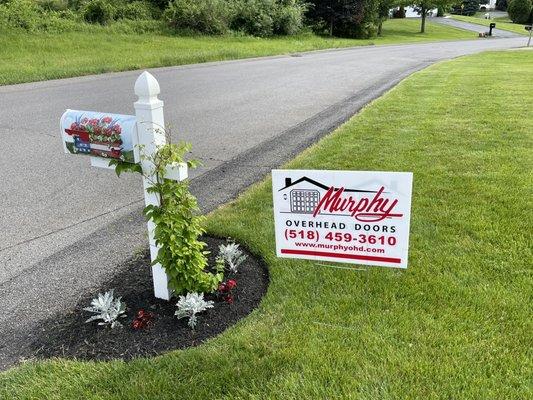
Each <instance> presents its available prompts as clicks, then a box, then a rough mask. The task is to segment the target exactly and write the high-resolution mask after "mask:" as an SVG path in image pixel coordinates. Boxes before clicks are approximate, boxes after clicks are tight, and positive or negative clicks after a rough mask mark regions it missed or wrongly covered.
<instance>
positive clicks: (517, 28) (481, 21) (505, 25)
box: [450, 15, 529, 46]
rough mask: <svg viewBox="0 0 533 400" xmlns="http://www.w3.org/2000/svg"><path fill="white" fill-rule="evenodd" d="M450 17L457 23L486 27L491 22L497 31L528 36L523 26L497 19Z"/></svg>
mask: <svg viewBox="0 0 533 400" xmlns="http://www.w3.org/2000/svg"><path fill="white" fill-rule="evenodd" d="M450 16H451V17H452V18H453V19H456V20H458V21H464V22H470V23H472V24H477V25H483V26H486V27H488V26H489V25H490V23H491V22H496V28H497V29H502V30H504V31H511V32H515V33H519V34H521V35H529V32H528V31H526V30H525V29H524V26H525V25H521V24H515V23H513V22H505V21H502V20H498V19H496V20H488V19H485V18H483V15H477V16H472V17H469V16H467V15H450ZM525 44H526V42H524V46H525Z"/></svg>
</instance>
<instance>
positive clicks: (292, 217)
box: [272, 170, 413, 268]
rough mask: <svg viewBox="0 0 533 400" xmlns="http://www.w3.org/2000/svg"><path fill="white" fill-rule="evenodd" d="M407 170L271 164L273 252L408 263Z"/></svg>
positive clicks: (377, 263)
mask: <svg viewBox="0 0 533 400" xmlns="http://www.w3.org/2000/svg"><path fill="white" fill-rule="evenodd" d="M412 183H413V175H412V173H410V172H362V171H317V170H273V171H272V190H273V196H274V219H275V230H276V251H277V255H278V257H287V258H302V259H308V260H323V261H334V262H344V263H352V264H366V265H375V266H383V267H393V268H407V253H408V249H409V222H410V217H411V192H412Z"/></svg>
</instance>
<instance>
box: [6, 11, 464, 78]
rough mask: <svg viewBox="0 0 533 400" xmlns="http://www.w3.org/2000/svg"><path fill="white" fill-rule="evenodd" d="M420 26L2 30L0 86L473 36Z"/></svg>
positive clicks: (407, 22)
mask: <svg viewBox="0 0 533 400" xmlns="http://www.w3.org/2000/svg"><path fill="white" fill-rule="evenodd" d="M419 24H420V23H419V21H414V20H408V19H403V20H390V21H386V22H385V24H384V32H383V36H382V37H379V38H373V39H368V40H354V39H332V38H327V37H318V36H315V35H303V36H296V37H279V38H273V39H260V38H253V37H231V36H230V37H208V36H203V37H201V36H200V37H176V36H165V35H154V34H140V35H136V34H120V33H116V32H113V31H112V30H111V29H109V30H106V29H105V28H97V27H95V28H94V30H93V31H90V30H88V31H84V32H70V33H39V34H28V33H20V32H3V33H1V34H0V49H1V50H0V55H1V58H2V62H1V63H0V85H6V84H10V83H20V82H30V81H39V80H46V79H54V78H66V77H72V76H80V75H87V74H97V73H102V72H110V71H125V70H133V69H140V68H148V67H160V66H170V65H181V64H191V63H200V62H207V61H217V60H230V59H237V58H246V57H256V56H268V55H275V54H287V53H293V52H300V51H308V50H317V49H326V48H337V47H349V46H363V45H371V44H392V43H410V42H423V41H436V40H458V39H473V38H474V36H473V34H472V32H468V31H464V30H460V29H455V28H452V27H447V26H443V25H440V24H429V25H428V29H427V32H426V33H425V34H421V33H418V29H419Z"/></svg>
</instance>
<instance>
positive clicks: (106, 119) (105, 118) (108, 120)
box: [102, 117, 113, 124]
mask: <svg viewBox="0 0 533 400" xmlns="http://www.w3.org/2000/svg"><path fill="white" fill-rule="evenodd" d="M111 121H113V118H111V117H104V118H102V122H103V123H104V124H109V123H110V122H111Z"/></svg>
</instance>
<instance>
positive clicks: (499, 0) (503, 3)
mask: <svg viewBox="0 0 533 400" xmlns="http://www.w3.org/2000/svg"><path fill="white" fill-rule="evenodd" d="M496 10H500V11H507V0H496Z"/></svg>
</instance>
